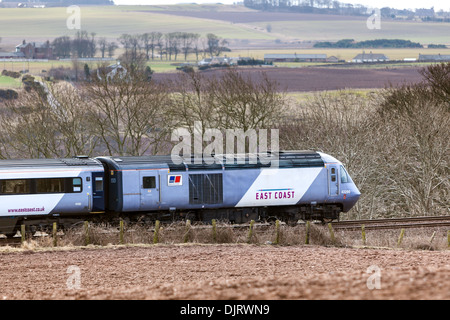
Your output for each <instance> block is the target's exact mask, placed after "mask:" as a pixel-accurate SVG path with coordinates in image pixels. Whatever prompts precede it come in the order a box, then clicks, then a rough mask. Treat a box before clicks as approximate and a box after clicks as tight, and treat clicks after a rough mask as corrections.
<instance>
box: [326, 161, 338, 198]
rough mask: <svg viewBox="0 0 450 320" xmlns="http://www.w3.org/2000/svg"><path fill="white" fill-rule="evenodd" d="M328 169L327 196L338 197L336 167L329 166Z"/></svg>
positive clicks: (333, 165)
mask: <svg viewBox="0 0 450 320" xmlns="http://www.w3.org/2000/svg"><path fill="white" fill-rule="evenodd" d="M327 168H328V194H329V195H330V197H334V196H337V195H339V179H338V165H335V164H330V165H327Z"/></svg>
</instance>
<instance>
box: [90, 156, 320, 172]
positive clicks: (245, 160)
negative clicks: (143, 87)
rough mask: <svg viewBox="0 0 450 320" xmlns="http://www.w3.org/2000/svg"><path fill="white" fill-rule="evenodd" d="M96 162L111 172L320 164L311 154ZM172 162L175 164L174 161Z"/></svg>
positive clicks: (111, 159) (145, 158)
mask: <svg viewBox="0 0 450 320" xmlns="http://www.w3.org/2000/svg"><path fill="white" fill-rule="evenodd" d="M97 159H98V160H100V161H102V162H106V163H108V164H109V166H110V168H111V169H114V170H127V169H168V170H170V171H188V170H189V171H192V170H222V169H225V170H230V169H252V168H255V169H257V168H263V167H271V166H272V167H274V166H275V167H279V168H294V167H323V166H324V161H323V160H322V156H321V155H320V154H319V153H318V152H314V151H280V152H279V153H278V157H277V155H276V154H273V153H270V152H269V153H261V154H254V155H248V154H247V155H245V156H244V155H242V156H241V155H231V156H230V155H226V154H220V155H214V156H210V157H203V156H201V155H200V156H196V155H193V156H192V157H190V158H181V157H177V156H175V157H174V158H172V157H171V156H140V157H130V156H124V157H99V158H97ZM174 160H175V161H174Z"/></svg>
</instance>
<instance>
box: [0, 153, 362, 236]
mask: <svg viewBox="0 0 450 320" xmlns="http://www.w3.org/2000/svg"><path fill="white" fill-rule="evenodd" d="M197 160H198V161H197ZM211 160H213V161H211ZM275 164H276V165H274V162H268V161H267V154H265V155H264V156H263V155H262V154H256V155H253V156H252V157H250V156H245V157H238V156H237V155H212V156H211V159H207V158H203V157H201V158H195V159H194V156H193V157H191V158H189V159H188V158H184V159H182V161H178V160H177V161H174V159H173V157H172V156H123V157H122V156H103V157H95V158H92V157H85V156H79V157H74V158H66V159H21V160H0V233H1V234H5V235H8V236H9V235H14V234H15V233H16V232H17V230H18V228H19V227H20V225H23V224H24V225H25V226H26V227H27V230H28V229H30V230H34V229H36V228H38V227H43V226H45V225H47V226H48V225H51V224H52V223H53V222H57V223H58V224H59V225H62V226H68V225H73V224H76V223H77V222H79V221H83V220H89V219H91V218H92V219H94V218H95V219H103V220H106V221H108V220H109V219H115V218H120V219H122V218H124V217H127V218H130V219H131V218H137V217H139V219H144V220H145V221H147V220H149V221H150V220H160V221H166V220H170V221H176V220H186V219H189V220H194V221H203V222H210V221H211V220H212V219H216V220H224V221H227V222H230V223H236V224H240V223H246V222H249V221H251V220H255V221H274V220H281V221H285V222H287V223H294V224H295V223H297V222H298V221H299V220H305V221H306V220H321V221H332V220H339V216H340V213H341V212H348V211H349V210H350V209H351V208H352V207H353V206H354V205H355V204H356V203H357V201H358V199H359V197H360V195H361V193H360V191H359V190H358V188H357V186H356V185H355V183H354V182H353V180H352V178H351V177H350V175H349V174H348V172H347V171H346V169H345V167H344V165H343V164H342V163H341V162H340V161H338V160H337V159H336V158H334V157H332V156H331V155H328V154H325V153H322V152H316V151H280V152H279V153H278V155H277V157H276V162H275Z"/></svg>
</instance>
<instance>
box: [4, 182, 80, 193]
mask: <svg viewBox="0 0 450 320" xmlns="http://www.w3.org/2000/svg"><path fill="white" fill-rule="evenodd" d="M81 191H82V180H81V178H41V179H26V180H25V179H20V180H19V179H12V180H0V195H7V194H46V193H80V192H81Z"/></svg>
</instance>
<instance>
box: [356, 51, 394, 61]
mask: <svg viewBox="0 0 450 320" xmlns="http://www.w3.org/2000/svg"><path fill="white" fill-rule="evenodd" d="M387 61H389V58H388V57H387V56H386V55H384V54H382V53H372V51H370V53H365V52H364V51H363V53H360V54H358V55H357V56H356V57H354V58H353V60H352V62H354V63H364V62H387Z"/></svg>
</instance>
